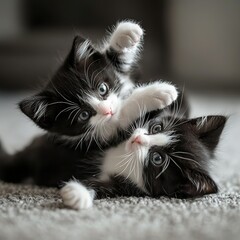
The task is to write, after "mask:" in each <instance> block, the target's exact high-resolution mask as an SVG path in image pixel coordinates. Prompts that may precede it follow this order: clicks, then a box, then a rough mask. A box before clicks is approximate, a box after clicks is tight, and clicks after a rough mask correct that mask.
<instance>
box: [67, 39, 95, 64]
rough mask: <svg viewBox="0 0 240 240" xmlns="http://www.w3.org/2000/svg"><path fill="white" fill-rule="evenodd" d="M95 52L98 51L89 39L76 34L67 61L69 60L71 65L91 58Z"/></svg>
mask: <svg viewBox="0 0 240 240" xmlns="http://www.w3.org/2000/svg"><path fill="white" fill-rule="evenodd" d="M94 52H96V50H95V49H94V47H93V46H92V44H91V42H90V41H89V40H88V39H85V38H83V37H81V36H75V38H74V39H73V43H72V48H71V51H70V53H69V56H68V58H67V61H69V63H70V64H71V65H75V64H77V63H79V62H81V61H84V60H85V59H86V58H89V56H91V55H92V54H93V53H94Z"/></svg>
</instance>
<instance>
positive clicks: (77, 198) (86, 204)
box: [60, 181, 93, 210]
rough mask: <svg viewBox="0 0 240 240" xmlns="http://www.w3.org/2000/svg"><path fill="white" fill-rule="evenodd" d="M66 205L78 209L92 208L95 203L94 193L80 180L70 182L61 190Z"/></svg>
mask: <svg viewBox="0 0 240 240" xmlns="http://www.w3.org/2000/svg"><path fill="white" fill-rule="evenodd" d="M60 195H61V197H62V200H63V203H64V205H66V206H67V207H69V208H73V209H76V210H80V209H86V208H90V207H92V205H93V194H92V192H90V191H89V190H88V189H87V188H86V187H85V186H83V185H82V184H81V183H78V182H74V181H71V182H68V183H67V184H66V185H65V186H64V187H63V188H62V189H61V190H60Z"/></svg>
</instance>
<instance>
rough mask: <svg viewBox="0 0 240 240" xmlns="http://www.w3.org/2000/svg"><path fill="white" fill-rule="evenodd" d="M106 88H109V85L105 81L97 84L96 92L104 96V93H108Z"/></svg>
mask: <svg viewBox="0 0 240 240" xmlns="http://www.w3.org/2000/svg"><path fill="white" fill-rule="evenodd" d="M108 90H109V87H108V85H107V84H106V83H104V82H103V83H101V84H100V85H99V86H98V93H99V94H100V95H101V96H102V97H104V96H105V95H107V93H108Z"/></svg>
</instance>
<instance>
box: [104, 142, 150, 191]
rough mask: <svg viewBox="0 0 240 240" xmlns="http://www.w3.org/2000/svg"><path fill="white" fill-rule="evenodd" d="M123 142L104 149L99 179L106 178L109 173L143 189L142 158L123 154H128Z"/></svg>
mask: <svg viewBox="0 0 240 240" xmlns="http://www.w3.org/2000/svg"><path fill="white" fill-rule="evenodd" d="M125 144H126V142H123V143H122V144H120V145H118V146H117V147H114V148H110V149H109V150H108V151H106V157H105V158H104V161H103V165H102V175H101V176H100V179H102V180H106V179H108V177H109V176H110V175H117V176H123V177H125V178H127V179H129V180H130V181H132V182H133V183H134V184H136V185H137V186H138V187H139V188H141V189H142V190H143V191H145V188H144V184H143V178H142V172H143V165H144V162H141V160H144V158H138V156H137V155H133V157H132V158H131V157H127V156H124V155H125V154H128V153H127V152H126V150H125ZM146 154H147V152H146Z"/></svg>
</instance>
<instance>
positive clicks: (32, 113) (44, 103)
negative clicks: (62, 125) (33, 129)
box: [18, 93, 54, 129]
mask: <svg viewBox="0 0 240 240" xmlns="http://www.w3.org/2000/svg"><path fill="white" fill-rule="evenodd" d="M49 103H50V100H49V98H48V97H47V96H45V95H44V94H43V93H42V94H38V95H35V96H32V97H29V98H26V99H24V100H23V101H21V102H20V103H19V104H18V105H19V108H20V109H21V111H22V112H23V113H24V114H25V115H26V116H27V117H29V118H30V119H31V120H32V121H33V122H35V123H36V124H37V125H38V126H39V127H41V128H43V129H49V128H51V127H52V124H53V116H54V115H53V114H52V112H51V111H47V107H48V105H49Z"/></svg>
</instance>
